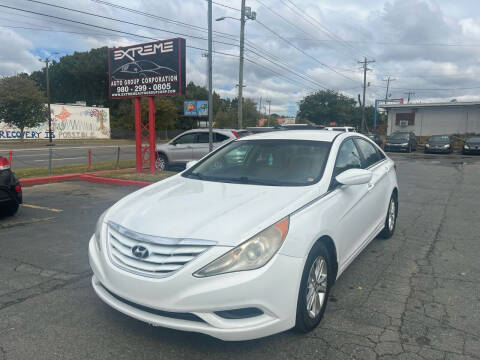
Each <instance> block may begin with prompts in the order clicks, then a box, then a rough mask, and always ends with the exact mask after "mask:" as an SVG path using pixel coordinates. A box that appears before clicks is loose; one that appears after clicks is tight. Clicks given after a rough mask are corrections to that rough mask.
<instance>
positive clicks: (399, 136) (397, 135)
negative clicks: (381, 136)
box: [390, 133, 409, 140]
mask: <svg viewBox="0 0 480 360" xmlns="http://www.w3.org/2000/svg"><path fill="white" fill-rule="evenodd" d="M408 138H409V134H408V133H395V134H392V136H391V137H390V139H394V140H400V139H401V140H408Z"/></svg>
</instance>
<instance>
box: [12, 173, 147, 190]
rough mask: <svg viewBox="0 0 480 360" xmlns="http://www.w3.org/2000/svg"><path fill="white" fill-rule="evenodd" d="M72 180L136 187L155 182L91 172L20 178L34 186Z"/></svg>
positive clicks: (22, 182) (24, 184) (21, 183)
mask: <svg viewBox="0 0 480 360" xmlns="http://www.w3.org/2000/svg"><path fill="white" fill-rule="evenodd" d="M70 180H81V181H91V182H96V183H101V184H109V185H119V186H136V187H145V186H148V185H151V184H153V183H152V182H149V181H140V180H124V179H114V178H106V177H99V176H93V175H89V174H67V175H57V176H46V177H38V178H29V179H20V185H21V186H33V185H41V184H48V183H52V182H62V181H70Z"/></svg>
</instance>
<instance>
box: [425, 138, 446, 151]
mask: <svg viewBox="0 0 480 360" xmlns="http://www.w3.org/2000/svg"><path fill="white" fill-rule="evenodd" d="M452 152H453V138H452V137H451V136H450V135H433V136H430V138H429V139H428V140H427V142H426V144H425V153H452Z"/></svg>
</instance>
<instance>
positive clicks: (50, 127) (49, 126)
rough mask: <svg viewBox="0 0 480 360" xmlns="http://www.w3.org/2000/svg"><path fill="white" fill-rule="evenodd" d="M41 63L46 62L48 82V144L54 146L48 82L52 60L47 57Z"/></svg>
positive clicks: (48, 84) (48, 83) (48, 82)
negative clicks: (49, 66) (49, 64)
mask: <svg viewBox="0 0 480 360" xmlns="http://www.w3.org/2000/svg"><path fill="white" fill-rule="evenodd" d="M56 54H58V52H54V53H52V55H56ZM39 60H40V61H41V62H45V77H46V79H45V81H46V82H47V107H48V144H49V145H52V112H51V109H50V81H49V80H48V63H49V62H50V58H49V57H48V56H45V60H43V59H39Z"/></svg>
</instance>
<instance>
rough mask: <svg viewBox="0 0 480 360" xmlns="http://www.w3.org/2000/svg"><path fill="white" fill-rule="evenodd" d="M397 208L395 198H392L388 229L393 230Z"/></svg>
mask: <svg viewBox="0 0 480 360" xmlns="http://www.w3.org/2000/svg"><path fill="white" fill-rule="evenodd" d="M396 215H397V214H396V209H395V199H393V198H392V199H391V200H390V206H389V208H388V230H389V231H392V230H393V227H394V226H395V217H396Z"/></svg>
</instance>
